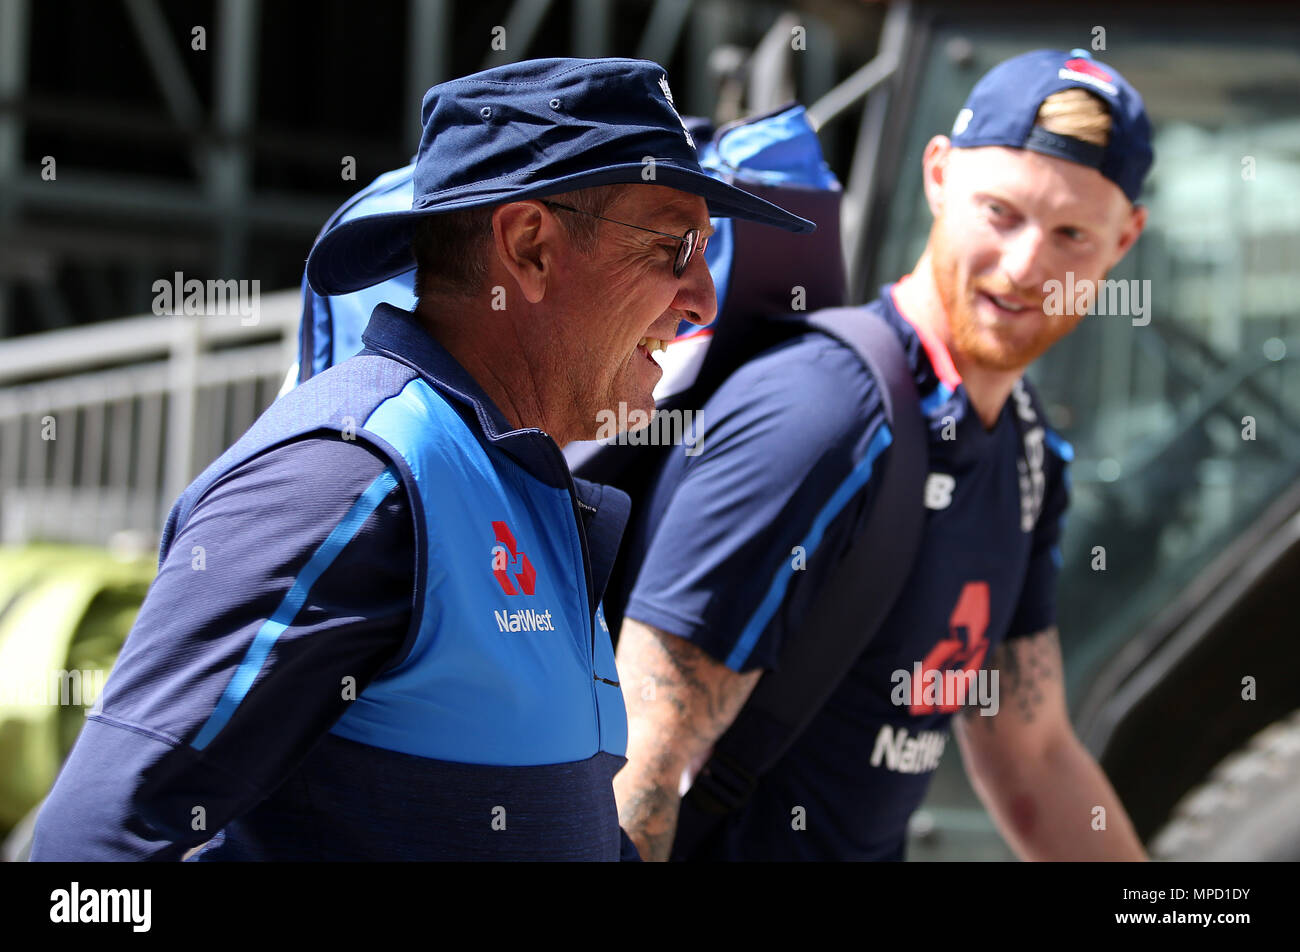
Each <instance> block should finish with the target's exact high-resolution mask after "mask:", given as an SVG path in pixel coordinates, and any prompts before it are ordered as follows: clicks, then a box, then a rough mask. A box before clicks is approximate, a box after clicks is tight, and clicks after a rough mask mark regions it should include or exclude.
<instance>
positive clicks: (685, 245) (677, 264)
mask: <svg viewBox="0 0 1300 952" xmlns="http://www.w3.org/2000/svg"><path fill="white" fill-rule="evenodd" d="M541 202H542V204H543V205H545V206H546V207H547V208H562V209H564V210H565V211H566V212H577V213H578V214H579V215H586V216H587V217H588V218H599V219H600V220H601V221H607V222H610V223H612V224H615V225H623V226H625V227H627V228H635V229H637V231H648V232H650V234H652V235H661V236H662V237H664V238H673V239H676V240H677V241H680V242H681V246H680V247H679V248H678V249H677V260H676V261H674V262H673V277H675V278H680V277H681V276H682V275H683V274H685V273H686V267H687V265H689V264H690V263H691V259H692V258H694V257H695V255H696V254H698V253H701V252H703V251H704V249H705V248H707V247H708V244H709V239H708V236H707V235H701V234H700V230H699V229H698V228H691V229H688V230H687V232H686V234H684V235H672V234H669V233H668V232H666V231H655V230H654V229H653V228H643V227H642V226H640V225H633V224H631V223H630V222H625V221H616V220H615V219H613V218H606V217H605V216H604V215H593V214H592V213H591V212H584V211H583V210H582V209H581V208H574V207H573V206H572V205H563V204H561V203H560V202H548V201H546V200H545V199H542V200H541Z"/></svg>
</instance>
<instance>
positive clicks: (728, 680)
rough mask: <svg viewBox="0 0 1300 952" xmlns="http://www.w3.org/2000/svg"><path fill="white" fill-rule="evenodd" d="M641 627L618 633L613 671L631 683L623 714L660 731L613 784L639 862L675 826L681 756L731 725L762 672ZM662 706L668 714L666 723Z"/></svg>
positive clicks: (664, 847) (662, 851)
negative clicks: (730, 664) (741, 670)
mask: <svg viewBox="0 0 1300 952" xmlns="http://www.w3.org/2000/svg"><path fill="white" fill-rule="evenodd" d="M642 630H643V631H647V630H648V631H649V634H650V636H649V637H646V636H643V635H642V634H641V632H638V633H637V634H636V636H634V637H631V638H629V637H628V632H627V630H626V629H625V630H624V634H623V637H622V638H621V639H620V645H619V668H620V670H622V671H624V676H625V677H626V678H627V680H628V682H629V683H630V685H631V686H632V689H631V690H629V691H627V692H625V695H624V696H625V697H626V698H627V701H628V716H629V719H637V718H643V719H644V721H645V722H648V723H649V724H653V725H655V727H656V729H661V730H662V731H663V733H656V736H655V738H654V740H653V742H652V743H651V744H649V745H644V744H643V745H641V747H640V749H639V755H638V757H639V761H640V762H638V763H632V762H629V764H628V766H627V767H625V768H624V771H626V772H628V776H627V777H626V778H621V782H620V780H619V779H616V781H615V782H616V787H617V788H618V789H619V790H620V799H619V820H620V822H621V823H622V824H623V828H624V829H625V830H626V831H627V833H628V835H629V836H631V837H632V838H633V839H634V840H636V842H637V844H638V846H639V847H640V849H641V851H642V858H643V859H648V860H663V859H667V858H668V855H669V853H670V851H671V849H672V841H673V837H674V835H675V833H676V829H677V810H678V804H679V797H678V783H679V780H680V773H681V764H682V752H683V751H691V752H696V753H697V754H699V753H702V752H703V751H705V750H707V749H708V748H709V747H711V746H712V745H713V743H714V742H715V741H716V740H717V739H718V737H720V736H721V735H722V733H723V732H724V731H726V729H727V728H728V727H729V726H730V725H731V722H732V721H733V720H735V717H736V714H737V712H739V710H740V708H741V707H742V706H743V705H744V703H745V700H746V699H747V698H748V697H749V695H750V692H751V691H752V690H753V688H754V685H755V684H756V683H757V681H758V679H759V677H760V676H761V674H762V672H761V671H754V672H749V673H746V674H741V675H738V674H736V673H735V672H732V671H730V670H727V669H726V668H725V667H723V666H722V665H721V664H719V662H717V661H715V660H714V659H713V658H711V657H710V656H709V655H707V654H706V653H705V652H704V651H702V650H701V649H700V648H697V647H695V646H694V645H692V644H691V643H690V642H688V641H685V640H683V639H681V638H676V637H674V636H672V635H668V634H665V633H663V632H658V631H655V630H653V629H645V628H643V629H642ZM643 672H645V673H646V676H645V677H644V678H643V677H642V673H643ZM643 680H644V681H645V682H646V684H645V686H644V688H643V687H642V681H643ZM665 708H667V709H668V710H671V712H672V714H671V716H669V717H667V718H665V717H664V713H665ZM647 747H648V748H649V750H648V751H647V749H646V748H647ZM631 753H632V751H631V750H630V749H629V754H631Z"/></svg>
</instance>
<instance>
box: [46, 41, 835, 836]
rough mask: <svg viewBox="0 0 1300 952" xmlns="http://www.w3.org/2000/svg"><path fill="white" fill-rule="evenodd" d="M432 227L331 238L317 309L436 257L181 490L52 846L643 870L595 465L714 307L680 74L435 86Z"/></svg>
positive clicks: (542, 75) (50, 807)
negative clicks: (611, 430) (582, 472)
mask: <svg viewBox="0 0 1300 952" xmlns="http://www.w3.org/2000/svg"><path fill="white" fill-rule="evenodd" d="M423 120H424V133H423V138H422V141H421V145H420V151H419V154H418V157H417V161H416V168H415V177H414V178H415V193H414V200H413V202H412V207H411V209H410V210H409V211H403V212H397V213H392V214H384V215H374V216H368V217H364V218H358V219H355V220H352V221H349V222H346V223H344V224H343V225H340V226H338V227H336V228H334V229H331V230H330V231H328V232H327V233H326V234H325V235H323V236H322V237H321V239H320V240H319V241H318V242H317V244H316V246H315V248H314V249H313V250H312V254H311V257H310V259H309V261H308V275H309V277H310V280H311V282H312V285H313V286H314V287H315V288H316V289H317V290H318V291H320V292H321V293H326V294H335V293H343V292H347V291H352V290H356V289H358V288H361V287H365V286H368V285H371V284H374V283H377V282H379V281H383V280H385V279H387V278H389V277H392V276H393V275H395V274H398V273H401V272H402V271H405V270H408V269H409V268H410V266H411V264H412V262H414V263H415V265H416V267H417V269H418V281H417V289H418V294H419V304H418V307H417V308H416V311H415V313H414V315H412V314H411V313H408V312H405V311H401V310H398V309H396V308H394V307H392V306H389V305H382V306H380V307H379V308H377V309H376V311H375V313H374V315H373V317H372V320H371V322H370V325H369V327H368V328H367V331H366V334H365V338H364V340H365V345H366V346H365V349H364V350H363V351H362V352H361V353H360V354H359V355H357V356H356V357H354V358H352V359H350V360H348V361H345V362H344V363H342V364H340V365H338V366H337V367H334V368H332V369H331V370H329V371H328V372H326V373H323V374H321V375H319V376H318V377H315V378H313V379H312V380H311V381H309V382H307V383H306V384H304V385H303V386H301V387H299V388H298V389H296V390H295V391H293V392H292V393H290V394H288V395H287V396H285V397H284V398H282V399H281V400H279V401H277V402H276V403H275V404H274V405H273V406H272V407H271V409H270V410H268V411H267V412H266V413H265V414H264V415H263V416H262V417H261V418H260V419H259V420H258V421H257V423H255V424H254V426H253V427H252V428H251V429H250V430H249V432H248V433H247V434H245V435H244V437H243V438H242V439H240V440H239V442H238V443H236V444H235V446H233V447H232V448H231V449H230V450H229V451H227V452H226V453H225V454H224V455H223V456H222V457H221V458H220V459H219V460H217V462H215V463H214V464H213V465H212V466H211V467H209V468H208V470H207V471H206V472H205V473H204V474H203V475H202V476H200V477H199V479H198V480H196V481H195V482H194V483H193V484H192V485H191V486H190V487H189V488H188V489H187V490H186V492H185V493H184V494H183V495H182V497H181V499H180V500H179V502H178V503H177V505H176V506H175V508H174V509H173V511H172V513H171V516H170V518H169V520H168V523H167V527H166V530H165V532H164V536H163V543H162V558H161V568H160V572H159V576H158V579H157V581H156V582H155V584H154V586H153V588H152V589H151V591H150V593H149V597H148V599H147V600H146V602H145V604H144V607H143V608H142V610H141V613H140V617H139V620H138V621H137V624H136V626H135V628H134V629H133V631H132V632H131V635H130V636H129V637H128V639H127V642H126V646H125V647H124V649H123V651H122V655H121V657H120V659H119V662H118V666H117V668H116V669H115V671H114V672H113V675H112V677H111V678H110V679H109V682H108V684H107V686H106V690H105V692H104V701H103V705H102V709H101V710H99V711H98V712H96V713H94V714H92V715H91V716H90V718H89V720H88V723H87V725H86V729H85V731H84V732H83V734H82V736H81V738H80V739H79V741H78V743H77V746H76V748H75V749H74V751H73V753H72V755H71V757H70V759H69V762H68V764H67V765H66V767H65V768H64V771H63V773H62V774H61V776H60V778H59V780H58V782H57V784H56V785H55V788H54V791H53V793H52V794H51V796H50V799H49V802H48V803H47V805H46V806H45V808H44V810H43V811H42V814H41V817H40V820H39V822H38V826H37V830H36V836H35V841H34V846H33V852H32V855H33V858H34V859H125V858H157V859H167V858H179V857H180V856H181V855H182V854H183V853H185V851H186V850H189V849H191V848H193V847H196V846H199V845H200V844H204V843H205V842H206V845H204V846H203V848H202V849H201V850H200V851H199V852H198V853H197V854H196V855H197V858H199V859H203V860H223V859H460V858H477V857H489V858H536V859H561V858H567V859H618V858H619V857H620V855H621V854H623V855H634V851H631V850H630V849H626V847H627V846H628V845H629V844H627V841H626V838H625V837H623V838H621V837H620V831H619V826H618V821H617V813H616V809H615V804H614V796H613V790H612V778H613V775H614V773H615V772H616V771H617V770H618V769H619V767H620V766H621V765H622V763H623V754H624V748H625V743H626V718H625V713H624V709H623V701H622V697H621V693H620V689H619V682H618V676H617V674H616V672H615V669H614V659H613V651H612V648H611V644H610V640H609V635H608V633H607V632H606V631H605V630H604V623H603V617H602V614H601V611H600V607H599V605H600V597H601V593H602V591H603V589H604V585H605V581H606V578H607V576H608V572H609V565H610V562H611V560H612V557H613V554H614V551H615V549H616V548H617V544H618V540H619V536H620V534H621V531H622V526H623V523H624V521H625V519H626V516H627V510H628V503H627V499H626V497H625V496H623V495H622V494H620V493H618V492H616V491H614V490H607V489H605V488H604V487H600V486H595V485H592V484H584V483H581V482H577V483H575V481H574V480H573V479H572V478H571V477H570V476H569V472H568V468H567V467H566V465H565V463H564V459H563V457H562V456H561V454H560V446H562V445H563V444H564V443H566V442H568V441H570V440H575V439H586V438H590V437H592V436H593V435H594V433H595V431H596V427H597V415H598V413H599V412H600V410H602V409H604V408H606V407H609V406H611V405H616V404H617V403H618V402H619V401H626V402H627V403H628V404H629V405H631V406H634V407H639V408H645V409H649V408H651V407H652V406H653V398H652V396H651V393H652V390H653V387H654V384H655V382H656V381H657V379H658V377H659V373H660V371H659V369H658V366H657V365H656V364H655V362H654V360H653V358H652V357H651V352H652V351H653V350H654V349H655V345H656V342H657V341H658V340H659V339H664V338H671V337H672V336H673V334H674V333H675V330H676V327H677V324H678V322H679V321H683V320H685V321H694V322H702V321H707V320H709V319H710V318H711V317H712V315H713V312H714V309H715V306H716V305H715V301H714V294H713V286H712V282H711V280H710V277H709V273H708V270H707V268H706V267H705V265H704V263H703V261H702V260H701V258H700V256H699V251H700V250H701V249H702V248H703V246H704V244H705V242H706V241H707V237H708V232H709V216H710V214H713V215H739V216H743V217H749V218H754V219H757V220H760V221H766V222H769V223H772V224H776V225H780V226H783V227H786V228H790V229H794V230H807V229H810V228H811V224H810V223H808V222H805V221H804V220H803V219H799V218H796V217H794V216H792V215H789V214H788V213H786V212H784V211H782V210H781V209H779V208H776V207H775V206H773V205H770V204H768V203H766V202H762V201H760V200H758V199H756V198H754V197H753V196H750V195H748V194H746V193H744V192H742V191H740V190H738V189H734V188H731V187H730V186H726V185H723V184H722V183H719V182H717V181H716V180H714V179H712V178H710V177H708V176H706V175H705V174H703V173H702V172H701V171H700V168H699V166H698V165H697V163H696V160H695V156H694V151H693V148H692V145H691V142H690V138H689V135H688V134H687V133H686V131H685V130H684V128H683V127H682V125H681V121H680V119H679V117H678V116H677V114H676V112H675V110H674V109H673V107H672V101H671V96H670V94H669V91H668V85H667V80H666V79H665V78H664V74H663V71H662V70H661V69H660V68H659V67H657V66H655V65H654V64H653V63H648V62H644V61H635V60H595V61H583V60H542V61H535V62H526V63H519V64H514V65H511V66H506V67H501V68H498V69H494V70H489V71H486V72H484V73H479V74H476V75H474V76H470V77H467V78H464V79H460V80H456V81H452V82H449V83H445V84H443V85H441V86H435V87H434V88H433V89H431V90H430V91H429V93H428V94H427V95H426V97H425V101H424V108H423Z"/></svg>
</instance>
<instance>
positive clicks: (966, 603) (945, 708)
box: [908, 582, 989, 714]
mask: <svg viewBox="0 0 1300 952" xmlns="http://www.w3.org/2000/svg"><path fill="white" fill-rule="evenodd" d="M988 626H989V583H988V582H967V583H966V585H965V587H963V588H962V590H961V595H960V596H958V598H957V605H956V607H955V608H953V610H952V614H951V615H949V616H948V632H949V634H950V635H951V636H952V637H950V638H944V639H943V640H941V641H940V642H939V643H938V644H937V645H935V646H934V648H933V649H931V651H930V653H929V654H928V655H926V656H925V660H924V661H922V662H921V672H922V675H921V677H920V678H917V679H916V680H914V681H913V682H912V703H911V704H909V705H908V710H909V711H910V712H911V713H913V714H933V713H934V712H936V711H939V712H941V713H944V714H951V713H952V712H953V711H955V710H957V707H958V705H957V704H955V703H953V704H926V703H925V702H924V701H923V700H922V693H921V692H922V685H923V684H924V683H925V675H926V673H928V672H930V671H940V672H942V671H978V670H979V669H980V666H981V665H982V664H984V655H985V653H986V652H987V651H988V650H989V643H988V641H987V640H986V639H985V637H984V632H985V630H986V629H987V628H988Z"/></svg>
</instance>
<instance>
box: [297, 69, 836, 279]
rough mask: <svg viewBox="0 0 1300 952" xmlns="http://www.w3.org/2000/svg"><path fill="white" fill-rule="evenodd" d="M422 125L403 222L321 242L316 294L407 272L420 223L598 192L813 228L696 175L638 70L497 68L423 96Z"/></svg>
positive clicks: (658, 96) (341, 228) (337, 233)
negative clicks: (691, 202)
mask: <svg viewBox="0 0 1300 952" xmlns="http://www.w3.org/2000/svg"><path fill="white" fill-rule="evenodd" d="M421 116H422V120H423V124H424V132H423V135H422V136H421V138H420V149H419V152H418V153H417V154H416V158H415V173H414V176H413V180H414V185H415V194H414V197H413V200H412V203H411V208H410V210H409V211H399V212H389V213H386V214H380V215H367V216H365V217H361V218H355V219H352V220H351V221H347V222H343V223H341V224H339V225H336V226H335V227H333V228H331V229H330V230H329V231H327V232H325V233H324V234H323V235H321V236H320V238H318V239H317V241H316V244H315V246H314V247H313V248H312V250H311V254H310V256H309V257H308V259H307V278H308V280H309V281H310V283H311V286H312V288H313V289H315V290H316V291H317V292H318V293H320V294H346V293H349V292H352V291H356V290H359V289H360V288H364V287H369V286H370V285H372V284H377V283H379V282H380V281H385V280H387V279H388V278H391V277H393V276H395V275H398V274H401V273H402V272H404V271H409V270H410V269H411V268H412V267H414V265H415V261H414V258H413V257H412V254H411V236H412V229H413V226H414V225H415V223H416V222H417V221H418V220H419V219H420V218H421V217H423V216H426V215H436V214H440V213H443V212H450V211H456V210H459V209H466V208H478V207H484V206H491V205H499V204H501V203H503V202H509V201H516V200H519V199H524V198H540V197H543V196H546V195H554V194H556V193H559V192H568V191H572V190H574V189H579V188H592V187H595V186H599V185H614V184H650V185H663V186H667V187H669V188H675V189H680V190H681V191H683V192H689V193H691V194H693V195H699V196H701V197H702V198H703V199H704V200H705V201H706V202H707V204H708V207H709V214H710V216H712V217H715V218H745V219H748V220H750V221H756V222H762V223H764V224H769V225H775V226H777V227H779V228H784V229H786V230H788V231H794V232H803V233H807V232H811V231H813V230H814V228H815V227H816V226H815V225H814V224H813V223H812V222H810V221H807V220H806V219H803V218H800V217H798V216H797V215H792V214H790V213H789V212H787V211H785V210H784V209H782V208H779V207H778V206H776V205H773V204H771V203H770V202H766V201H763V200H762V199H761V198H757V197H755V196H753V195H750V194H749V193H748V192H745V191H743V190H741V189H739V188H736V187H735V186H733V185H729V184H727V183H726V182H722V181H719V180H718V179H716V178H714V177H712V176H710V175H708V174H707V173H706V172H704V171H703V170H702V169H701V168H700V164H699V162H698V161H697V159H696V153H695V143H694V142H693V141H692V139H691V135H690V133H689V132H688V131H687V129H686V126H685V125H684V124H683V122H682V119H681V117H680V116H679V115H678V113H677V110H676V108H675V107H674V106H673V101H672V93H671V92H670V91H669V88H668V79H667V76H666V74H665V72H664V70H663V68H662V67H660V66H659V65H657V64H655V63H652V62H650V61H648V60H635V59H538V60H526V61H524V62H519V63H512V64H509V65H506V66H498V67H494V68H493V69H489V70H484V71H483V72H480V73H475V74H473V75H472V76H466V77H463V78H461V79H454V80H451V81H449V82H446V83H440V84H439V85H437V86H434V87H433V88H432V89H430V90H429V91H428V92H427V93H426V94H425V96H424V104H423V107H422V109H421Z"/></svg>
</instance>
